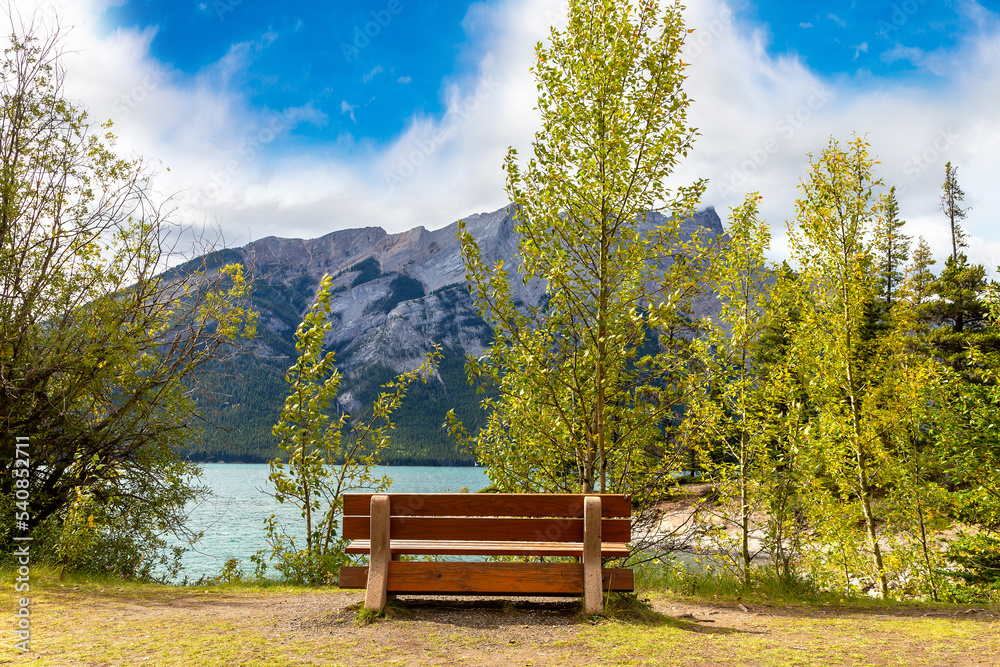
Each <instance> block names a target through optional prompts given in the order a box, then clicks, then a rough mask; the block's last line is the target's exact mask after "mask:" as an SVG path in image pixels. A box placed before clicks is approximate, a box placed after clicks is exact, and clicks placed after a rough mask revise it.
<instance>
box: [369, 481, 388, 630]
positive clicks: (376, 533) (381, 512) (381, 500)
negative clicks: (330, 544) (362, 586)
mask: <svg viewBox="0 0 1000 667" xmlns="http://www.w3.org/2000/svg"><path fill="white" fill-rule="evenodd" d="M369 553H370V554H371V555H370V557H369V559H368V588H367V589H366V590H365V609H367V610H368V611H373V612H376V613H377V612H380V611H382V610H383V609H384V608H385V603H386V590H387V588H388V584H389V560H390V558H391V556H390V550H389V496H385V495H375V496H372V504H371V551H370V552H369Z"/></svg>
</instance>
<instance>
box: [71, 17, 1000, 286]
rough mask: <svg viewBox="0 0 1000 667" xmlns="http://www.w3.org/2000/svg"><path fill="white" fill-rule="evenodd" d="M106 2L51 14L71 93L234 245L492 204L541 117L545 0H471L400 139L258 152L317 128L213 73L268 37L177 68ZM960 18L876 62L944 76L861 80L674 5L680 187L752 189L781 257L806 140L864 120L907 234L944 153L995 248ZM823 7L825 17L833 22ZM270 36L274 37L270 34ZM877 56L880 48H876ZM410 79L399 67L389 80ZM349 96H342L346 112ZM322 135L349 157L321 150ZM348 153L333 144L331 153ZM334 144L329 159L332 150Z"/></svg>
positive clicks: (994, 85)
mask: <svg viewBox="0 0 1000 667" xmlns="http://www.w3.org/2000/svg"><path fill="white" fill-rule="evenodd" d="M107 1H110V0H79V1H74V2H73V3H68V4H67V5H66V7H67V8H66V10H65V11H66V13H65V14H63V13H61V14H60V16H61V17H62V19H63V23H65V24H68V23H72V24H73V25H76V26H77V28H75V29H74V30H73V31H72V32H71V33H70V35H69V42H68V44H67V50H66V51H67V56H66V62H65V64H66V66H67V70H68V71H67V82H68V88H69V93H70V94H71V95H72V96H73V98H74V99H79V100H81V101H82V102H83V103H84V104H85V105H86V106H87V107H89V108H90V109H91V111H92V114H91V117H92V118H93V119H95V120H100V119H103V118H112V119H113V120H114V121H115V131H116V132H117V133H118V134H119V137H120V141H119V147H120V148H121V149H122V150H123V152H126V153H133V152H135V153H141V154H144V155H146V156H149V157H152V158H157V159H160V160H162V161H163V163H164V165H166V166H168V167H170V168H171V171H169V172H166V171H162V172H161V174H160V176H159V177H158V179H157V189H158V191H161V192H168V193H169V192H175V193H177V201H178V203H179V205H180V206H179V211H178V214H179V215H180V216H182V217H183V219H184V220H186V221H188V222H193V223H197V224H201V223H204V222H206V221H207V222H209V223H213V222H216V221H218V222H219V223H220V224H221V226H222V228H223V230H224V231H225V233H226V237H227V239H228V240H229V241H230V242H231V243H245V242H247V241H249V240H251V239H256V238H261V237H263V236H268V235H272V234H273V235H279V236H299V237H313V236H319V235H321V234H324V233H327V232H329V231H332V230H334V229H340V228H347V227H362V226H368V225H378V226H382V227H384V228H386V229H387V230H389V231H394V232H395V231H403V230H405V229H408V228H411V227H413V226H416V225H425V226H428V227H438V226H442V225H445V224H447V223H449V222H451V221H453V220H455V219H457V218H459V217H461V216H463V215H467V214H470V213H475V212H480V211H487V210H492V209H495V208H498V207H499V206H501V205H503V204H504V203H505V201H506V195H505V193H504V174H503V171H502V168H501V167H502V163H503V158H504V155H505V153H506V149H507V146H508V145H513V146H515V147H516V148H518V149H519V150H520V154H521V155H522V158H526V157H527V154H528V150H529V149H530V141H531V138H532V135H533V133H534V131H535V130H536V129H537V126H538V122H537V117H536V112H534V111H533V110H532V109H533V108H534V106H535V97H536V94H537V93H536V90H535V86H534V81H533V79H532V77H531V75H530V73H529V72H528V68H529V67H530V66H531V64H532V61H533V57H534V54H533V45H534V43H535V42H536V41H538V40H539V39H544V38H545V36H546V34H547V27H548V25H549V24H550V23H552V22H553V21H554V20H558V16H559V11H560V7H561V5H562V3H561V2H560V0H545V1H544V2H542V1H540V0H502V1H500V2H498V3H496V4H493V3H491V4H486V3H482V4H474V5H473V6H472V7H471V8H470V10H469V14H468V16H467V17H466V21H465V23H464V24H463V25H465V27H466V29H467V30H468V31H469V32H470V34H472V35H474V36H475V39H473V40H471V42H472V43H470V44H469V45H467V49H468V53H467V54H466V56H467V57H463V58H462V59H461V60H462V61H463V62H465V61H466V60H468V59H471V61H472V62H474V63H477V67H476V68H475V71H472V72H470V73H467V74H462V75H456V76H454V77H451V78H449V79H448V80H446V81H444V82H442V92H441V95H442V99H443V101H444V102H445V107H446V108H447V110H448V114H447V115H443V116H428V115H423V114H415V115H414V116H413V117H412V118H411V119H410V120H409V122H408V123H407V124H406V127H405V129H404V130H403V131H402V132H401V133H400V135H399V137H398V138H397V139H396V140H395V141H394V142H392V143H391V144H390V145H388V146H386V147H384V148H380V147H374V146H368V145H366V144H364V143H358V142H357V141H356V140H355V139H354V138H353V137H352V136H350V135H344V136H342V137H340V138H339V140H338V141H339V144H337V145H333V146H319V147H315V148H308V147H307V148H304V149H302V152H301V153H299V154H296V155H294V156H288V157H286V158H284V159H273V158H272V157H270V156H269V157H268V159H261V157H260V156H261V154H262V153H263V152H264V151H266V150H267V148H268V147H269V146H270V145H271V142H275V141H280V140H281V138H282V137H283V136H285V135H286V134H287V133H288V132H290V131H292V129H293V128H294V127H295V126H296V124H299V123H311V124H314V125H322V124H323V123H325V122H327V119H326V117H325V116H324V115H323V114H322V113H321V112H319V111H318V110H316V109H315V108H313V107H311V106H310V105H306V106H304V107H297V108H294V109H277V110H260V109H256V108H254V107H253V106H251V105H250V104H249V102H248V100H247V99H245V98H244V97H243V95H242V94H241V92H240V91H239V90H235V89H234V87H233V86H231V85H230V79H231V77H232V74H233V73H235V72H238V71H239V68H240V67H245V66H246V63H247V62H249V60H248V59H252V58H254V57H256V54H258V53H259V52H260V49H263V48H266V45H267V43H268V40H271V41H273V38H274V37H269V36H266V35H263V36H260V37H259V38H258V39H257V40H255V41H253V42H248V43H247V44H245V45H240V46H238V47H234V49H233V50H231V51H230V53H229V54H227V56H226V57H225V58H224V59H222V60H221V61H220V62H219V63H217V64H216V65H215V66H214V67H212V68H209V69H207V70H206V71H205V72H202V73H201V74H199V75H198V76H196V77H194V78H191V77H187V76H182V75H181V74H180V73H178V72H176V71H174V70H173V69H172V68H171V67H169V66H166V65H164V64H163V63H160V62H158V61H156V60H155V59H154V58H153V57H152V56H151V55H150V49H149V45H150V41H151V40H152V38H153V36H154V34H155V32H154V31H152V30H149V31H136V30H118V31H115V32H113V33H111V34H103V33H99V32H98V31H97V29H96V27H95V26H96V24H97V22H98V21H97V18H96V17H97V16H99V13H100V9H101V8H102V7H103V5H104V4H106V2H107ZM963 7H964V10H963V11H966V12H967V13H968V15H969V16H971V17H973V18H974V19H975V20H976V24H975V25H977V26H978V27H977V29H976V30H975V31H972V32H969V33H967V34H966V35H964V36H963V37H962V38H961V40H960V43H959V44H958V45H957V46H955V47H954V48H951V49H947V50H945V49H939V50H937V51H934V52H931V53H926V54H925V53H922V52H920V53H917V52H916V51H908V50H906V49H907V47H903V46H896V47H893V48H892V49H890V50H889V51H887V52H886V53H883V54H882V56H881V57H882V58H883V59H885V58H890V59H891V58H896V59H897V60H899V59H903V60H909V61H911V62H917V63H919V66H920V67H921V68H923V69H924V71H929V72H934V71H938V72H942V73H944V74H946V78H944V79H942V80H941V81H940V82H939V83H938V84H937V85H933V86H926V87H920V86H918V85H917V84H915V83H913V82H906V81H900V82H894V81H892V80H885V79H883V80H879V81H878V82H877V87H876V85H874V84H872V82H871V80H870V79H864V78H854V79H852V78H845V79H837V80H829V79H825V78H823V77H821V76H819V75H817V74H816V73H815V72H814V71H812V70H810V69H809V68H808V66H807V65H806V64H805V63H804V62H803V61H802V60H801V59H799V58H797V57H796V56H795V55H794V54H793V55H781V56H773V55H770V54H769V52H768V49H767V46H768V39H769V37H768V30H767V27H766V26H761V25H754V24H745V23H741V22H737V21H736V20H735V19H734V18H733V15H732V12H731V11H729V9H728V6H727V5H725V4H724V3H723V2H722V0H704V1H703V2H699V3H689V8H688V12H687V17H688V23H689V25H690V26H691V27H694V28H696V29H697V31H696V32H695V33H694V34H693V35H692V36H691V37H690V40H689V44H688V47H687V54H686V58H685V61H686V62H691V66H690V68H689V70H688V73H689V79H688V83H687V89H688V92H689V93H690V95H691V97H692V99H693V100H694V102H693V104H692V106H691V112H690V113H691V115H690V120H691V122H692V124H693V125H694V126H696V127H697V128H698V129H699V131H700V132H701V135H702V136H701V137H699V139H698V141H697V142H696V144H695V148H694V151H693V152H692V153H691V155H690V157H689V158H688V159H687V160H686V161H685V162H684V164H683V165H682V166H681V167H680V168H679V169H678V171H677V173H676V175H675V178H674V179H673V180H674V181H675V182H676V183H677V184H685V183H690V182H691V181H693V180H694V179H695V178H698V177H708V178H710V185H709V188H708V191H707V193H706V197H705V204H711V205H715V206H716V207H717V208H718V209H719V213H720V215H721V216H722V217H723V218H725V217H726V214H727V207H728V206H734V205H736V204H738V203H739V202H740V201H741V200H742V198H743V196H744V194H745V193H746V192H748V191H751V190H759V191H760V192H761V193H762V195H763V196H764V200H763V208H762V212H763V214H764V215H765V216H766V217H767V219H768V220H770V222H771V225H772V228H773V229H774V231H775V251H774V256H775V257H776V258H780V257H784V256H786V255H787V249H786V248H785V247H784V243H785V239H784V221H785V219H786V218H790V217H791V216H792V215H793V212H794V200H795V196H796V186H797V184H798V182H799V179H800V178H802V177H803V176H804V174H805V169H806V166H807V162H808V160H807V157H806V155H807V154H808V153H810V152H818V151H819V150H821V149H822V148H823V147H824V146H825V145H826V143H827V141H828V140H829V138H830V137H831V136H834V137H836V138H838V139H840V140H842V141H846V140H849V139H850V137H851V133H852V132H855V131H856V132H860V133H867V137H868V140H869V141H870V142H871V144H872V151H873V153H874V154H875V155H877V156H878V157H879V159H880V160H881V165H880V166H879V173H880V175H881V176H882V177H883V178H884V179H885V181H886V184H887V185H892V184H895V185H897V188H898V191H899V199H900V207H901V215H902V217H903V218H904V219H906V220H907V221H908V227H909V233H910V234H912V235H913V236H914V237H915V236H917V235H923V236H925V237H926V238H927V239H928V241H929V242H930V243H931V244H932V247H934V248H935V251H936V252H937V254H938V256H939V257H943V256H944V255H945V252H946V247H947V229H946V225H945V220H944V217H943V215H942V214H941V213H940V212H939V210H938V195H939V192H940V184H941V182H942V181H943V180H944V178H943V172H944V164H945V162H946V161H948V160H951V161H952V162H953V163H954V164H955V165H957V166H958V167H959V180H960V183H961V184H962V186H963V188H964V189H965V191H966V193H967V200H966V203H967V204H968V205H969V206H971V207H972V211H971V212H970V215H969V218H968V220H967V221H966V222H967V225H966V227H967V229H968V231H969V233H970V235H971V236H972V247H971V248H970V256H971V258H972V259H973V261H976V262H982V263H984V264H986V266H987V267H988V268H990V269H993V268H995V267H996V266H997V265H998V264H1000V229H994V228H993V222H992V221H995V220H997V219H1000V188H996V186H995V183H994V181H995V176H996V174H997V173H1000V115H998V114H997V113H996V109H997V108H1000V85H998V84H1000V27H998V25H997V21H996V17H995V15H994V14H991V13H989V12H986V11H985V10H983V9H982V7H981V6H979V5H977V4H976V3H974V2H966V3H965V4H963ZM831 20H833V19H831ZM279 38H280V37H279ZM887 54H890V55H887ZM404 79H408V77H400V78H399V79H397V81H398V82H399V83H404V81H403V80H404ZM355 108H356V107H355V105H352V104H350V103H349V102H347V101H346V100H345V101H344V103H343V104H342V105H341V111H342V113H345V114H353V111H354V109H355ZM338 145H343V146H348V147H350V148H351V154H352V155H354V156H355V157H352V158H350V159H348V158H343V157H340V158H338V157H336V155H338V150H337V148H338ZM345 154H346V153H345ZM331 156H333V157H331Z"/></svg>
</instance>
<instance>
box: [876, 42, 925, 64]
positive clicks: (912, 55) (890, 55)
mask: <svg viewBox="0 0 1000 667" xmlns="http://www.w3.org/2000/svg"><path fill="white" fill-rule="evenodd" d="M881 58H882V62H885V63H890V64H891V63H894V62H897V61H900V60H906V61H908V62H910V63H912V64H914V65H919V64H920V62H921V61H922V60H923V59H924V51H923V49H918V48H917V47H915V46H903V45H902V44H896V45H894V46H893V47H892V48H891V49H888V50H886V51H884V52H883V53H882V55H881Z"/></svg>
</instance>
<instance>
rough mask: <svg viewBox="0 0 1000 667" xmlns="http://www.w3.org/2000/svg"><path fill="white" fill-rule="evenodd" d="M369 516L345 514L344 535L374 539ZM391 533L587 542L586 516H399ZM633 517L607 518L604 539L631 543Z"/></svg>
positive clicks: (394, 536)
mask: <svg viewBox="0 0 1000 667" xmlns="http://www.w3.org/2000/svg"><path fill="white" fill-rule="evenodd" d="M369 524H370V519H369V517H367V516H344V532H343V534H344V537H346V538H347V539H352V540H366V539H370V538H371V535H370V531H371V528H370V525H369ZM389 535H390V536H391V538H392V539H394V540H395V539H400V540H456V541H457V540H461V539H462V538H467V537H472V536H476V537H481V536H484V535H489V536H490V537H492V538H494V539H495V540H497V541H504V542H506V541H517V540H522V541H536V542H583V519H534V518H532V519H512V518H494V517H474V518H463V517H430V516H414V517H398V516H394V517H392V518H391V519H390V520H389ZM631 539H632V521H631V520H630V519H603V520H602V521H601V540H602V541H608V542H628V541H630V540H631Z"/></svg>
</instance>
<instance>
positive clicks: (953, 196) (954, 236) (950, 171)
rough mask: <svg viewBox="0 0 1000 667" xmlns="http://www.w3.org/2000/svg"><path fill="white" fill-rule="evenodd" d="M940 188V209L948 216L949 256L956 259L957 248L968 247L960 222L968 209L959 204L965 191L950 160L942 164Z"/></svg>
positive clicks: (963, 197)
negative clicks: (942, 173) (942, 180)
mask: <svg viewBox="0 0 1000 667" xmlns="http://www.w3.org/2000/svg"><path fill="white" fill-rule="evenodd" d="M941 189H942V190H943V192H942V193H941V210H942V211H943V212H944V214H945V215H946V216H948V223H949V225H950V226H951V258H952V260H955V261H957V260H958V253H959V249H960V248H968V247H969V241H968V237H967V235H966V233H965V230H964V229H962V224H961V223H962V220H964V219H965V216H966V215H967V214H968V210H969V209H967V208H962V206H961V202H962V201H963V200H964V199H965V192H964V191H963V190H962V186H960V185H959V184H958V169H957V168H955V167H952V166H951V162H948V163H946V164H945V165H944V183H943V184H942V185H941Z"/></svg>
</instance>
